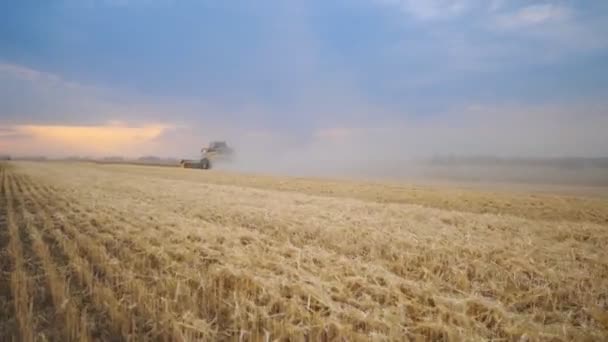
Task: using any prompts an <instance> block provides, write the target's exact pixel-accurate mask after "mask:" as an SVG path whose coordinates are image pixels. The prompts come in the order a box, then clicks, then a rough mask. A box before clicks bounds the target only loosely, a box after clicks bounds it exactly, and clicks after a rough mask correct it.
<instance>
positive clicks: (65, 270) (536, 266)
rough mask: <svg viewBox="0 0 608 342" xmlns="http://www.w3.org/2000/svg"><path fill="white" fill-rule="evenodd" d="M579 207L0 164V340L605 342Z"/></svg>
mask: <svg viewBox="0 0 608 342" xmlns="http://www.w3.org/2000/svg"><path fill="white" fill-rule="evenodd" d="M586 192H587V190H584V191H570V190H569V191H568V193H569V195H562V194H560V191H549V192H547V191H544V192H534V193H532V192H530V190H529V189H526V188H518V189H517V190H516V191H511V190H509V191H500V190H499V188H498V187H495V188H492V191H489V190H487V189H486V190H482V189H481V188H479V189H470V188H469V189H465V188H463V187H454V186H447V185H446V186H440V185H439V184H433V185H425V186H422V185H401V184H396V183H394V184H389V183H366V182H357V181H339V180H322V179H308V178H288V177H273V176H262V175H244V174H237V173H227V172H219V171H201V170H189V169H181V168H168V167H154V166H136V165H110V164H107V165H104V164H88V163H57V162H54V163H50V162H47V163H45V162H11V163H4V164H0V253H1V255H0V267H1V270H0V271H1V273H0V275H1V277H0V341H5V340H11V338H13V339H15V340H22V341H31V340H45V339H46V340H58V341H63V340H65V341H67V340H81V341H90V340H99V339H101V340H111V339H112V338H114V339H115V340H118V341H126V340H146V339H147V340H171V341H181V340H186V341H190V340H242V341H274V340H277V339H279V340H285V339H286V338H289V339H290V340H293V341H305V340H308V341H334V340H335V341H342V340H348V341H359V340H361V341H368V340H373V341H385V340H439V341H459V340H466V341H488V340H503V341H513V340H514V341H520V340H521V341H532V340H542V341H584V340H589V341H605V340H608V291H607V290H606V289H608V251H607V250H606V246H607V245H608V200H607V199H605V198H601V197H597V196H596V197H588V196H580V195H581V194H584V193H586ZM574 194H576V195H577V196H574Z"/></svg>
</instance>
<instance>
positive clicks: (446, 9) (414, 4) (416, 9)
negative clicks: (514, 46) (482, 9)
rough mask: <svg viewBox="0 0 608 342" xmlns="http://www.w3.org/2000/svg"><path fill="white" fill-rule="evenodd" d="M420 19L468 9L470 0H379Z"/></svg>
mask: <svg viewBox="0 0 608 342" xmlns="http://www.w3.org/2000/svg"><path fill="white" fill-rule="evenodd" d="M381 1H382V2H384V3H386V4H389V5H394V6H397V7H399V8H400V9H401V10H402V11H403V12H405V13H407V14H409V15H411V16H413V17H415V18H417V19H420V20H433V19H445V18H450V17H454V16H458V15H461V14H463V13H465V12H466V11H467V10H469V9H470V8H471V6H472V3H473V2H474V1H472V0H381Z"/></svg>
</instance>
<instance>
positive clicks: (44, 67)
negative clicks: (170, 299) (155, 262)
mask: <svg viewBox="0 0 608 342" xmlns="http://www.w3.org/2000/svg"><path fill="white" fill-rule="evenodd" d="M607 99H608V2H606V1H603V0H598V1H592V0H589V1H517V0H515V1H500V0H495V1H489V0H483V1H482V0H424V1H422V0H350V1H346V0H344V1H315V0H312V1H297V0H295V1H279V0H277V1H219V0H213V1H212V0H199V1H195V0H189V1H188V0H183V1H180V0H58V1H33V0H32V1H27V0H25V1H3V2H2V3H1V4H0V153H2V152H3V151H4V152H7V153H12V154H48V155H53V156H59V155H73V154H78V155H98V156H102V155H128V156H137V155H142V154H155V155H160V156H176V157H191V156H196V154H197V153H198V151H199V149H200V146H201V145H203V144H206V143H207V142H209V141H210V140H212V139H226V140H228V142H229V143H232V144H233V145H236V146H237V148H239V150H240V151H245V152H244V153H248V154H249V155H250V156H252V155H255V153H256V152H257V153H260V154H259V158H262V157H264V158H266V157H269V156H272V157H276V158H278V157H279V156H280V157H281V158H283V160H290V158H292V159H293V158H295V157H293V156H294V155H295V154H297V155H299V156H302V158H311V160H312V159H313V158H315V160H323V159H324V158H325V159H332V160H333V159H335V156H336V155H339V156H340V158H342V159H343V160H359V159H361V160H364V159H367V158H369V157H368V156H369V155H374V156H375V157H376V158H377V159H395V158H404V159H407V158H409V157H416V156H424V155H434V154H449V153H455V154H495V155H506V156H511V155H515V156H562V155H582V156H600V155H601V156H605V155H608V133H607V132H608V100H607Z"/></svg>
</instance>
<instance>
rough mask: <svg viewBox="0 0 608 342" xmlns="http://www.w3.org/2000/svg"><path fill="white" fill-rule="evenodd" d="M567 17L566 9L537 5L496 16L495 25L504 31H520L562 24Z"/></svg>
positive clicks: (551, 5)
mask: <svg viewBox="0 0 608 342" xmlns="http://www.w3.org/2000/svg"><path fill="white" fill-rule="evenodd" d="M569 16H570V10H569V9H568V8H567V7H564V6H560V5H554V4H537V5H530V6H526V7H523V8H521V9H518V10H517V11H514V12H512V13H506V14H501V15H499V16H497V17H496V25H497V27H500V28H504V29H520V28H526V27H530V26H534V25H541V24H545V23H549V22H558V21H562V22H563V21H564V20H566V19H568V17H569Z"/></svg>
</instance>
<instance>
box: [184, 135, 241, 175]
mask: <svg viewBox="0 0 608 342" xmlns="http://www.w3.org/2000/svg"><path fill="white" fill-rule="evenodd" d="M233 156H234V150H233V149H232V148H230V147H229V146H228V144H226V142H225V141H212V142H211V143H210V144H209V146H208V147H203V148H202V149H201V159H200V160H189V159H184V160H182V161H181V162H180V164H181V166H182V167H183V168H186V169H203V170H208V169H211V166H212V165H213V164H216V163H218V162H219V163H222V162H230V161H232V158H233Z"/></svg>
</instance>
